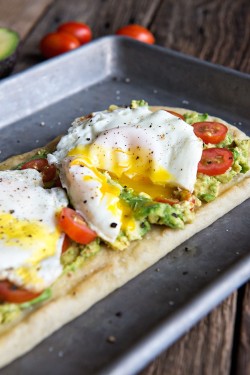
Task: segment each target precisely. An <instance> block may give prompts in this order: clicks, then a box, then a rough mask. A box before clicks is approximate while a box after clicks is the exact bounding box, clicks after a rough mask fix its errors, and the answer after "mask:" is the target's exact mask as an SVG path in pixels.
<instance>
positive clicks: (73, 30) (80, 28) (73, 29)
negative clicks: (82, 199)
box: [57, 22, 92, 44]
mask: <svg viewBox="0 0 250 375" xmlns="http://www.w3.org/2000/svg"><path fill="white" fill-rule="evenodd" d="M57 31H59V32H65V33H69V34H71V35H73V36H74V37H75V38H76V39H78V40H79V42H80V43H81V44H85V43H88V42H90V41H91V39H92V32H91V29H90V28H89V26H88V25H86V24H85V23H81V22H66V23H63V24H62V25H60V26H59V27H58V29H57Z"/></svg>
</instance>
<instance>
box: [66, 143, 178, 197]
mask: <svg viewBox="0 0 250 375" xmlns="http://www.w3.org/2000/svg"><path fill="white" fill-rule="evenodd" d="M68 156H79V159H78V158H77V159H76V160H81V163H83V164H84V165H85V166H87V167H88V168H90V169H91V170H93V168H95V173H96V171H97V170H98V169H99V170H103V171H108V172H109V173H110V175H111V176H112V177H113V178H114V179H117V180H118V182H119V183H120V184H121V185H122V186H127V187H131V188H132V189H133V190H134V191H135V192H138V193H140V192H144V193H146V194H148V195H150V196H151V197H152V198H155V197H157V196H171V191H172V189H171V188H170V187H166V184H167V182H168V181H169V180H170V179H171V178H173V176H171V174H170V173H169V172H168V171H167V170H165V169H164V168H162V167H161V166H159V165H156V164H155V162H154V160H153V158H152V155H151V154H150V153H149V152H147V151H146V150H143V149H142V148H141V147H140V148H138V147H137V148H134V149H132V148H131V149H130V151H129V152H125V151H123V150H121V149H119V148H117V149H112V148H111V149H109V148H106V147H101V146H99V145H86V146H81V145H79V146H77V147H76V148H74V149H72V150H71V151H70V152H69V153H68ZM78 163H79V164H80V162H78ZM101 176H102V177H103V174H101ZM105 186H106V184H105V183H104V189H105Z"/></svg>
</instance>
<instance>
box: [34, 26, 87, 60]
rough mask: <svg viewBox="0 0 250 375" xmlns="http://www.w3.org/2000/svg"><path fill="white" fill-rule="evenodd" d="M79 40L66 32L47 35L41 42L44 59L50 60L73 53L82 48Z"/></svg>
mask: <svg viewBox="0 0 250 375" xmlns="http://www.w3.org/2000/svg"><path fill="white" fill-rule="evenodd" d="M80 45H81V44H80V42H79V40H78V39H77V38H76V37H74V36H73V35H71V34H69V33H65V32H55V33H50V34H47V35H45V37H44V38H43V39H42V40H41V43H40V49H41V52H42V54H43V56H44V57H46V58H50V57H54V56H57V55H60V54H62V53H65V52H68V51H71V50H73V49H75V48H78V47H79V46H80Z"/></svg>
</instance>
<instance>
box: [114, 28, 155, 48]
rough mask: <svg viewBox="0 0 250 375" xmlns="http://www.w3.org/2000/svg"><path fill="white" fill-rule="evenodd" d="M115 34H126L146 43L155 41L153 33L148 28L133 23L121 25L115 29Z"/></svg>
mask: <svg viewBox="0 0 250 375" xmlns="http://www.w3.org/2000/svg"><path fill="white" fill-rule="evenodd" d="M116 35H123V36H128V37H130V38H133V39H137V40H139V41H140V42H144V43H148V44H154V42H155V38H154V36H153V34H152V33H151V32H150V31H149V30H148V29H146V28H145V27H143V26H140V25H135V24H133V25H127V26H123V27H121V28H120V29H119V30H117V32H116Z"/></svg>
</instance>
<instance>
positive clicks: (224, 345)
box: [0, 0, 250, 375]
mask: <svg viewBox="0 0 250 375" xmlns="http://www.w3.org/2000/svg"><path fill="white" fill-rule="evenodd" d="M68 20H78V21H82V22H85V23H87V24H89V25H90V27H91V28H92V30H93V35H94V38H98V37H100V36H103V35H109V34H113V33H114V32H115V31H116V30H117V29H118V28H119V27H121V26H123V25H125V24H128V23H139V24H141V25H144V26H146V27H148V28H149V29H150V30H151V31H152V32H153V33H154V35H155V37H156V43H157V44H159V45H161V46H166V47H169V48H172V49H174V50H177V51H181V52H184V53H186V54H189V55H192V56H196V57H198V58H201V59H204V60H207V61H210V62H213V63H217V64H221V65H224V66H227V67H231V68H234V69H237V70H239V71H242V72H245V73H250V2H249V0H237V1H236V0H224V1H222V0H210V1H207V0H190V1H187V0H154V1H152V0H141V1H139V0H138V1H132V0H129V1H125V0H121V1H119V2H118V1H115V0H91V1H87V0H70V1H69V0H39V1H34V0H22V1H21V0H8V1H6V0H0V25H1V26H6V27H11V28H13V29H15V30H17V31H18V32H19V33H20V35H21V38H22V40H23V46H22V49H21V55H20V58H19V60H18V63H17V66H16V69H15V72H17V71H21V70H24V69H27V68H29V67H30V66H32V65H34V64H36V63H39V62H40V61H41V55H40V53H39V49H38V44H39V41H40V39H41V38H42V36H43V35H44V34H46V33H48V32H51V31H53V30H55V29H56V27H57V25H58V24H59V23H61V22H64V21H68ZM249 356H250V284H247V285H245V286H243V287H242V288H241V289H240V290H238V291H235V292H234V293H233V294H232V295H231V296H230V297H228V298H227V299H226V300H225V301H224V302H223V303H222V304H221V305H220V306H218V307H217V308H216V309H214V310H213V311H212V312H211V313H210V314H209V315H208V316H207V317H206V318H205V319H203V320H202V321H201V322H200V323H199V324H197V325H196V326H195V327H194V328H193V329H192V330H191V331H190V332H188V333H187V334H186V335H185V336H184V337H183V338H181V339H180V340H179V341H178V342H177V343H175V344H174V345H173V346H172V347H171V348H169V349H168V350H167V351H166V352H165V353H163V354H161V355H160V356H159V357H158V358H157V359H155V361H153V362H152V363H151V364H150V365H149V366H148V367H147V368H145V369H144V370H143V371H142V372H141V375H164V374H168V375H217V374H223V375H225V374H231V375H232V374H250V358H249Z"/></svg>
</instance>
